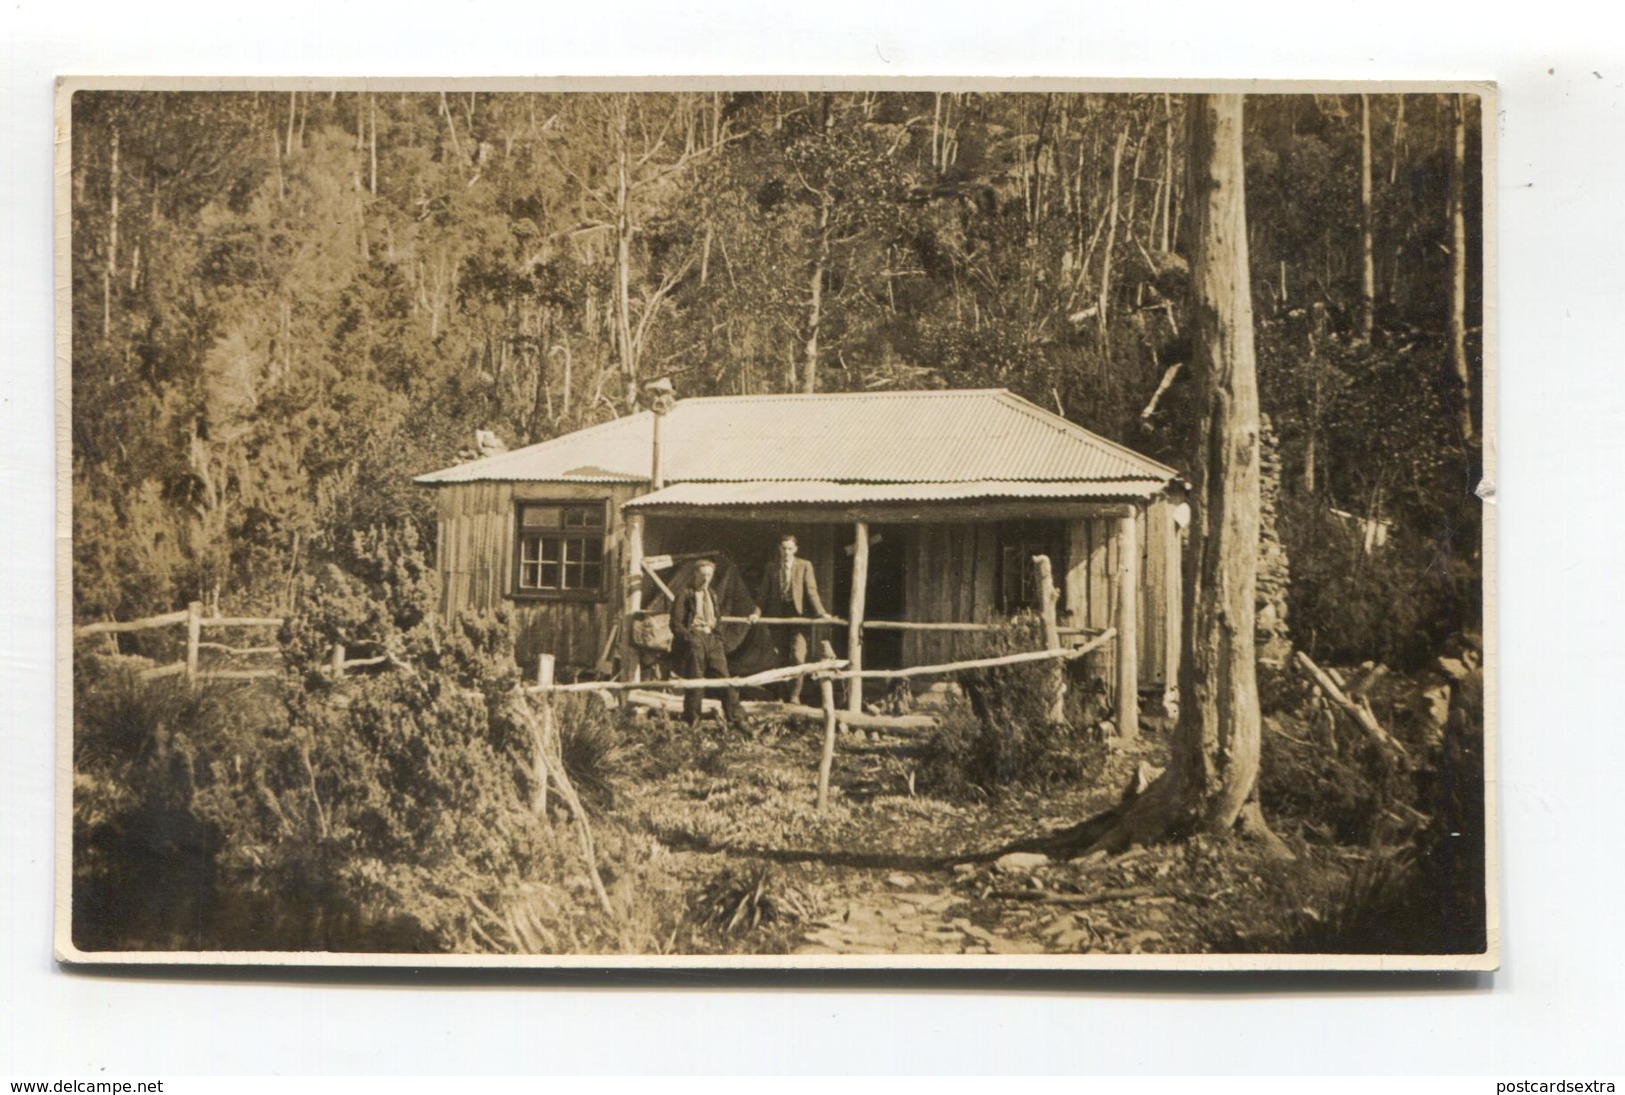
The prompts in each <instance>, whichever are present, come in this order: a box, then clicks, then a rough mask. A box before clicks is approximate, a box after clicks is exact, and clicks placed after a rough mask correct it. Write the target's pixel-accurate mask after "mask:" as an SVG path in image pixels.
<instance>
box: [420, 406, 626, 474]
mask: <svg viewBox="0 0 1625 1095" xmlns="http://www.w3.org/2000/svg"><path fill="white" fill-rule="evenodd" d="M649 413H650V412H649V411H634V412H632V413H631V414H629V415H624V416H622V417H619V418H611V419H610V420H609V421H607V422H598V423H595V424H593V425H591V426H585V427H583V428H581V429H579V430H571V431H570V432H568V433H561V434H559V435H558V436H557V437H549V438H548V439H547V440H545V441H535V442H532V443H531V444H529V445H526V446H524V447H523V448H518V449H509V450H508V451H507V452H499V453H493V454H492V455H490V456H486V457H481V458H480V459H478V460H469V461H466V462H464V463H461V464H452V465H451V466H450V467H445V468H436V469H435V470H434V471H426V472H424V473H423V474H422V475H418V476H414V477H413V482H423V481H428V482H431V483H433V482H438V481H439V480H436V479H435V478H434V476H437V475H439V474H440V473H441V472H446V471H452V470H457V471H464V470H467V469H471V468H472V469H475V470H478V471H489V470H492V469H495V468H501V467H503V466H505V465H506V464H507V463H508V462H509V461H510V460H512V459H515V458H517V457H520V456H525V455H527V454H534V453H535V452H537V451H538V450H539V449H545V448H546V447H547V446H549V445H555V444H558V443H559V442H561V441H574V440H576V439H577V438H581V437H586V436H588V435H589V434H595V433H599V432H604V433H607V432H609V431H610V430H611V429H613V428H614V427H617V426H620V427H625V426H626V425H627V424H628V423H630V422H633V421H635V420H636V419H638V418H641V417H643V416H646V415H648V414H649Z"/></svg>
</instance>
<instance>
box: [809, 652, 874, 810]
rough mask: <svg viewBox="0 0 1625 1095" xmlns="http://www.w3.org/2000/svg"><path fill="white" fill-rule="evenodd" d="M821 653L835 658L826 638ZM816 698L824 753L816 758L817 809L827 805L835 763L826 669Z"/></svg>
mask: <svg viewBox="0 0 1625 1095" xmlns="http://www.w3.org/2000/svg"><path fill="white" fill-rule="evenodd" d="M823 654H824V657H825V658H826V659H828V660H833V659H834V658H835V648H834V647H833V646H831V645H830V644H829V641H828V640H825V642H824V649H823ZM862 683H863V682H862V681H860V680H858V679H857V678H855V677H854V678H853V679H852V680H851V682H850V684H851V686H852V687H853V688H854V689H855V688H858V687H860V686H861V685H862ZM848 694H849V695H850V694H851V693H848ZM818 698H819V700H820V701H821V702H822V703H823V706H824V753H823V755H822V756H821V757H820V758H819V760H818V809H820V810H822V809H823V808H824V807H825V806H827V805H829V773H830V769H831V768H832V767H834V765H835V730H836V716H835V680H834V678H833V677H831V676H830V674H829V670H827V669H826V670H825V671H824V672H823V673H821V674H820V675H819V677H818Z"/></svg>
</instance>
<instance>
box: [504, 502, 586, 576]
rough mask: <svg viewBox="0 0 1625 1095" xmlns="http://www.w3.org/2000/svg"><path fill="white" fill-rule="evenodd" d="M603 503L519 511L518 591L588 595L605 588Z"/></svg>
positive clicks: (524, 507) (533, 506) (532, 505)
mask: <svg viewBox="0 0 1625 1095" xmlns="http://www.w3.org/2000/svg"><path fill="white" fill-rule="evenodd" d="M604 509H605V508H604V504H603V503H601V502H593V503H588V504H585V505H553V504H536V503H526V504H523V505H521V506H520V507H519V551H518V557H519V570H518V589H517V592H519V593H534V594H538V595H547V594H556V595H571V596H578V597H579V596H592V595H595V594H601V593H602V592H603V589H604V532H603V530H604Z"/></svg>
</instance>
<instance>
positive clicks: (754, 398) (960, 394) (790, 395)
mask: <svg viewBox="0 0 1625 1095" xmlns="http://www.w3.org/2000/svg"><path fill="white" fill-rule="evenodd" d="M1001 394H1003V395H1008V394H1010V389H1008V388H890V389H887V390H884V391H876V392H756V393H751V394H735V395H693V396H686V397H684V398H682V399H679V400H678V401H677V403H676V406H678V407H681V406H684V405H685V404H691V403H760V402H767V401H769V400H778V399H793V400H801V399H887V398H901V397H904V396H907V397H909V398H913V399H919V398H920V397H922V396H931V397H938V398H948V397H954V398H964V397H966V396H973V395H984V396H985V395H993V396H997V395H1001Z"/></svg>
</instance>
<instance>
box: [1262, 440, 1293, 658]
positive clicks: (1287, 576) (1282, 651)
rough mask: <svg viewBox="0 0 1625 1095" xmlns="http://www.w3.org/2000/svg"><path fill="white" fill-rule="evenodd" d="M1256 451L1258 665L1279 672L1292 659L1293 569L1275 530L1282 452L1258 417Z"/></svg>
mask: <svg viewBox="0 0 1625 1095" xmlns="http://www.w3.org/2000/svg"><path fill="white" fill-rule="evenodd" d="M1258 451H1259V466H1258V480H1259V522H1258V597H1257V608H1258V621H1257V640H1258V661H1259V663H1260V664H1261V665H1268V666H1274V667H1277V668H1279V667H1282V666H1284V665H1286V663H1287V659H1288V658H1290V657H1291V656H1292V638H1291V633H1290V632H1289V631H1288V629H1287V622H1286V615H1287V590H1288V589H1289V588H1290V587H1291V584H1292V568H1291V567H1290V565H1289V564H1288V562H1287V556H1286V546H1285V545H1284V544H1282V543H1281V537H1280V534H1279V533H1278V532H1277V531H1276V527H1275V520H1276V515H1277V513H1278V511H1279V507H1280V500H1281V449H1280V443H1279V441H1278V440H1277V439H1276V436H1275V430H1274V429H1273V428H1272V427H1271V426H1270V420H1269V416H1268V415H1260V416H1259V436H1258Z"/></svg>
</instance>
